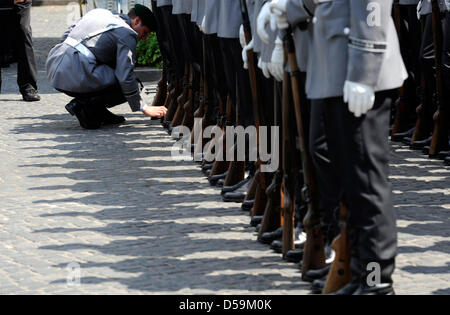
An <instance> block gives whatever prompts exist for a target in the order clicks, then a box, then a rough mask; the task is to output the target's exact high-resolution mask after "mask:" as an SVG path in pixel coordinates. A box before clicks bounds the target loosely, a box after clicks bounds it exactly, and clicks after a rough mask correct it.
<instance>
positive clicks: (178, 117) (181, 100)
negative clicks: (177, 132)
mask: <svg viewBox="0 0 450 315" xmlns="http://www.w3.org/2000/svg"><path fill="white" fill-rule="evenodd" d="M189 70H190V65H189V63H188V62H187V61H186V64H185V66H184V77H183V92H182V93H181V95H180V96H179V97H178V98H177V99H176V103H177V107H176V108H177V109H176V112H175V115H174V117H173V119H172V125H171V127H172V128H173V127H176V126H179V125H181V123H182V121H183V116H184V104H185V103H186V99H187V97H188V93H189V88H190V86H189V84H190V75H189V73H190V71H189Z"/></svg>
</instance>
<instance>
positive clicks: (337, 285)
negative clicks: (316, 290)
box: [322, 204, 352, 294]
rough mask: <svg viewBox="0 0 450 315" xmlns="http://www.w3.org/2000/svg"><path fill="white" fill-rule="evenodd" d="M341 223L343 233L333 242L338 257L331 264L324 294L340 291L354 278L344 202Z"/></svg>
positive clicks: (340, 217)
mask: <svg viewBox="0 0 450 315" xmlns="http://www.w3.org/2000/svg"><path fill="white" fill-rule="evenodd" d="M339 225H340V227H341V233H340V234H339V235H338V236H337V237H336V238H335V239H334V240H333V243H332V244H331V246H332V248H333V249H334V251H335V252H336V258H335V259H334V261H333V264H332V265H331V268H330V271H329V273H328V277H327V281H326V283H325V286H324V288H323V291H322V294H328V293H332V292H336V291H338V290H339V289H341V288H343V287H344V286H345V285H346V284H347V283H349V282H350V280H351V278H352V272H351V270H350V257H351V253H350V238H349V236H348V230H347V208H346V207H345V206H344V205H343V204H341V212H340V215H339Z"/></svg>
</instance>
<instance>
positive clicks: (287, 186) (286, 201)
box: [280, 72, 295, 256]
mask: <svg viewBox="0 0 450 315" xmlns="http://www.w3.org/2000/svg"><path fill="white" fill-rule="evenodd" d="M291 89H292V87H291V80H290V77H289V73H287V72H285V73H284V78H283V101H282V105H281V106H282V110H281V113H282V114H281V116H282V118H281V120H282V123H281V125H282V143H281V151H282V152H283V153H282V155H283V160H282V166H281V167H282V184H281V197H280V201H281V202H280V207H281V218H280V220H281V221H282V224H283V237H282V253H283V256H284V255H286V253H287V252H288V251H290V250H292V249H294V248H295V245H294V241H295V237H294V234H295V233H294V230H295V228H294V212H295V211H294V209H295V201H294V195H295V194H294V193H293V192H292V187H293V183H292V176H291V173H292V169H291V167H292V163H291V159H292V156H293V154H295V153H294V152H293V150H292V148H295V144H294V141H292V135H293V132H292V128H291V125H290V120H291V117H292V116H291V114H292V105H291Z"/></svg>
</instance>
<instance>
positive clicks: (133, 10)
mask: <svg viewBox="0 0 450 315" xmlns="http://www.w3.org/2000/svg"><path fill="white" fill-rule="evenodd" d="M128 17H129V18H130V19H135V18H136V17H137V15H136V10H135V9H134V8H131V9H130V11H128Z"/></svg>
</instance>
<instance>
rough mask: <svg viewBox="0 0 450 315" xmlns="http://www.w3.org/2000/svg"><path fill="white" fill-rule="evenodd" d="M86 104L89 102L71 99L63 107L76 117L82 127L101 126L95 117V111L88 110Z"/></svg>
mask: <svg viewBox="0 0 450 315" xmlns="http://www.w3.org/2000/svg"><path fill="white" fill-rule="evenodd" d="M88 106H89V104H86V103H85V102H83V101H81V100H78V99H73V100H72V101H71V102H70V103H69V104H67V105H66V106H65V108H66V110H67V111H68V112H69V114H71V115H72V116H76V117H77V118H78V121H79V123H80V126H81V127H82V128H84V129H90V130H93V129H98V128H100V126H101V122H100V121H99V120H98V119H97V117H96V115H95V113H93V111H92V110H89V108H88Z"/></svg>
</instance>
